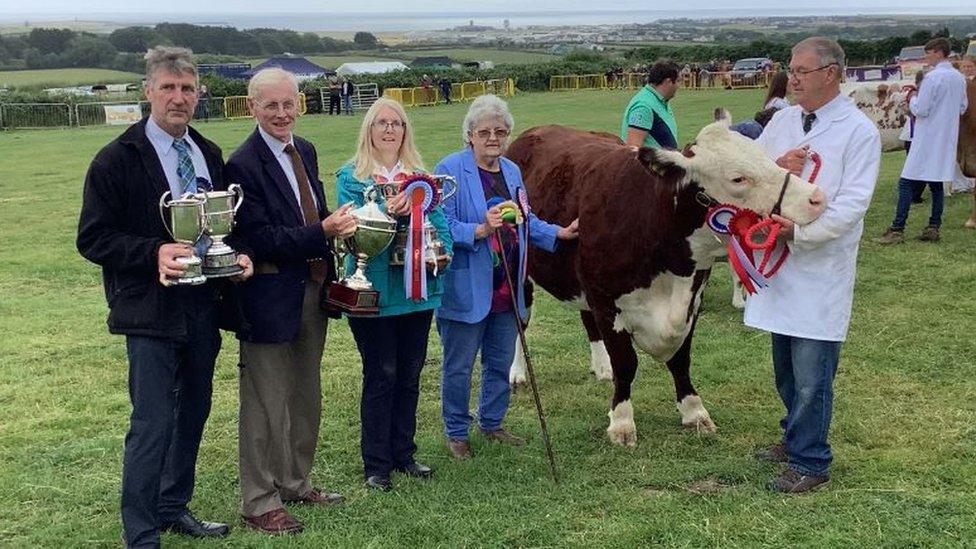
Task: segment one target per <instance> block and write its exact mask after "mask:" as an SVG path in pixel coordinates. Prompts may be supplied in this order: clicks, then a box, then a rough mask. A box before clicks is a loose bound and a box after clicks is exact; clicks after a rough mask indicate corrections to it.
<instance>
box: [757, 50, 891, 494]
mask: <svg viewBox="0 0 976 549" xmlns="http://www.w3.org/2000/svg"><path fill="white" fill-rule="evenodd" d="M843 74H844V50H843V49H841V47H840V46H839V45H838V44H837V42H835V41H833V40H829V39H827V38H821V37H813V38H808V39H806V40H803V41H802V42H800V43H799V44H797V45H796V46H794V47H793V56H792V58H791V59H790V67H789V75H790V85H791V86H792V88H793V93H794V96H795V97H796V105H794V106H792V107H789V108H786V109H782V110H780V111H779V112H777V113H776V114H775V115H774V116H773V119H772V120H771V121H770V122H769V125H767V126H766V129H765V130H764V131H763V133H762V135H761V136H760V137H759V139H758V143H760V144H761V145H762V146H763V147H764V148H765V149H766V151H767V152H768V153H769V155H770V156H771V157H772V158H774V159H776V163H777V164H779V165H780V166H782V167H784V168H786V169H788V170H790V171H791V172H793V173H796V174H798V175H801V176H803V177H809V174H810V173H811V170H812V163H810V162H808V154H812V153H813V152H816V153H817V154H819V155H820V158H821V159H822V165H821V169H820V172H819V175H818V176H817V180H816V183H817V185H819V186H820V188H821V189H823V192H824V194H825V195H826V196H827V209H826V211H825V212H824V213H823V215H821V216H820V217H819V218H818V219H817V220H816V221H814V222H813V223H810V224H809V225H805V226H802V227H801V226H795V225H794V224H793V223H792V222H791V221H789V220H788V219H785V218H782V217H779V216H775V215H774V216H773V217H774V218H775V219H776V220H777V221H779V222H780V223H781V224H782V225H783V230H782V231H781V233H780V236H781V238H784V239H785V240H786V242H787V245H788V246H789V247H790V250H791V254H790V257H789V259H787V261H786V262H785V263H784V264H783V267H782V269H780V271H779V274H777V275H776V278H775V279H773V281H772V283H771V285H770V286H769V287H768V288H766V289H765V290H763V291H761V292H760V293H758V294H756V295H753V296H751V297H749V299H748V300H747V301H746V312H745V323H746V324H747V325H748V326H751V327H753V328H759V329H761V330H766V331H768V332H770V333H771V335H772V350H773V372H774V374H775V379H776V389H777V391H778V392H779V395H780V398H781V399H782V401H783V404H784V405H785V407H786V416H785V417H784V418H783V419H782V421H781V422H780V426H781V427H782V429H783V434H782V439H781V441H780V442H779V443H777V444H774V445H772V446H771V447H770V448H768V449H765V450H764V451H762V452H760V453H759V454H757V457H759V458H763V459H770V460H774V461H779V462H784V463H786V464H787V465H788V467H787V469H786V470H785V471H784V472H783V473H782V474H781V475H780V476H778V477H776V478H774V479H773V480H772V481H770V483H769V488H770V489H772V490H776V491H780V492H787V493H798V492H806V491H808V490H811V489H813V488H816V487H817V486H819V485H821V484H823V483H825V482H827V480H829V478H830V475H829V466H830V462H831V459H832V456H831V452H830V444H829V443H828V442H827V433H828V430H829V429H830V419H831V413H832V410H833V396H834V391H833V382H834V375H835V374H836V372H837V362H838V360H839V357H840V348H841V344H842V343H843V341H844V339H845V338H846V337H847V328H848V325H849V324H850V316H851V303H852V301H853V298H854V274H855V264H856V262H857V250H858V243H859V242H860V238H861V234H862V233H863V231H864V222H863V219H864V214H865V212H867V209H868V205H869V204H870V203H871V196H872V194H873V193H874V187H875V183H876V182H877V179H878V168H879V165H880V162H881V136H880V135H879V133H878V130H877V128H876V127H875V126H874V124H873V123H872V122H871V121H870V120H869V119H868V118H867V117H866V116H865V115H864V114H863V113H861V111H859V110H858V109H857V107H855V106H854V104H853V103H851V102H850V101H849V100H848V99H847V98H845V97H844V96H842V95H841V94H840V80H841V76H842V75H843ZM808 164H809V165H808Z"/></svg>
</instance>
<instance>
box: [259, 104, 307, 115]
mask: <svg viewBox="0 0 976 549" xmlns="http://www.w3.org/2000/svg"><path fill="white" fill-rule="evenodd" d="M260 107H261V108H262V109H263V110H265V111H268V112H272V113H276V112H278V111H279V110H284V111H285V112H295V111H296V110H297V109H298V105H297V104H296V103H295V102H294V101H285V102H284V103H278V102H277V101H275V102H272V103H265V104H264V105H260Z"/></svg>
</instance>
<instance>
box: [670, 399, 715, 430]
mask: <svg viewBox="0 0 976 549" xmlns="http://www.w3.org/2000/svg"><path fill="white" fill-rule="evenodd" d="M678 412H680V413H681V426H682V427H684V428H686V429H689V430H691V429H693V430H694V431H695V432H697V433H705V434H710V433H714V432H716V431H717V430H718V428H717V427H715V423H714V422H713V421H712V418H711V416H709V415H708V410H706V409H705V406H703V405H702V401H701V397H700V396H698V395H687V396H685V397H684V398H683V399H681V401H680V402H678Z"/></svg>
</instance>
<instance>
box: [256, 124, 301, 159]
mask: <svg viewBox="0 0 976 549" xmlns="http://www.w3.org/2000/svg"><path fill="white" fill-rule="evenodd" d="M258 133H260V134H261V138H262V139H264V142H265V143H267V144H268V148H270V149H271V152H273V153H274V155H275V156H281V155H283V154H285V147H287V146H288V145H291V146H293V147H294V146H295V144H294V141H295V137H294V135H292V134H288V141H287V142H285V141H281V140H279V139H278V138H277V137H275V136H273V135H271V134H270V133H268V132H266V131H264V128H262V127H261V126H260V125H259V126H258Z"/></svg>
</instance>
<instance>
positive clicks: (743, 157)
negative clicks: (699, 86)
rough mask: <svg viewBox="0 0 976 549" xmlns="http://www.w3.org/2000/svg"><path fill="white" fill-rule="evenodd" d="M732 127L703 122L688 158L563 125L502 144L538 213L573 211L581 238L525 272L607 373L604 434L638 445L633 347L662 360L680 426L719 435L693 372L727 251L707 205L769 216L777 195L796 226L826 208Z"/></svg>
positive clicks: (568, 217) (552, 217)
mask: <svg viewBox="0 0 976 549" xmlns="http://www.w3.org/2000/svg"><path fill="white" fill-rule="evenodd" d="M728 126H729V121H728V119H727V118H725V119H723V120H721V121H719V122H716V123H713V124H710V125H709V126H706V127H705V128H704V129H703V130H702V131H701V133H699V134H698V138H697V140H696V142H695V143H693V144H691V145H690V146H689V147H688V148H686V149H685V151H684V153H682V152H677V151H669V150H655V149H646V148H645V149H640V150H638V151H635V150H634V149H632V148H630V147H628V146H626V145H624V144H623V143H622V142H621V141H620V140H619V139H617V138H616V137H615V136H612V135H610V134H601V133H593V132H584V131H580V130H575V129H571V128H566V127H562V126H545V127H538V128H533V129H530V130H528V131H526V132H525V133H523V134H522V135H521V136H520V137H519V138H518V139H517V140H515V141H514V142H513V143H512V145H511V146H510V147H509V149H508V152H507V156H508V158H510V159H512V160H513V161H514V162H515V163H517V164H518V165H519V167H520V168H521V169H522V174H523V178H524V180H525V184H526V187H527V189H528V193H529V202H530V203H531V204H532V207H533V208H534V209H535V212H536V214H537V215H538V216H539V217H541V218H543V219H546V220H548V221H551V222H554V223H559V224H563V225H567V224H569V223H570V222H572V220H573V219H575V218H577V217H578V218H579V240H578V242H576V243H573V244H570V245H566V246H561V247H560V249H559V250H558V251H557V252H556V253H552V254H550V253H546V252H541V251H538V250H533V252H532V255H531V256H530V260H529V274H530V276H531V278H532V280H533V281H534V282H535V283H536V284H539V285H541V286H542V287H543V288H544V289H545V290H546V291H548V292H549V293H551V294H552V295H553V296H555V297H556V298H557V299H558V300H560V301H562V302H564V303H567V304H570V305H572V306H574V307H576V308H578V309H579V310H580V317H581V318H582V321H583V326H584V327H585V329H586V333H587V335H588V337H589V339H590V342H591V361H592V364H593V367H594V369H602V368H603V367H604V366H603V365H605V364H609V366H610V368H612V372H613V382H614V393H613V400H612V402H611V409H610V413H609V416H610V426H609V427H608V428H607V433H608V435H609V436H610V440H611V441H613V442H614V443H616V444H622V445H624V444H625V445H629V446H633V445H634V444H636V441H637V430H636V426H635V424H634V411H633V407H632V404H631V398H630V390H631V383H632V382H633V380H634V376H635V374H636V372H637V354H636V353H635V350H634V345H635V344H636V346H637V347H639V348H641V349H643V350H645V351H646V352H648V353H650V354H651V356H653V357H654V358H656V359H658V360H660V361H662V362H664V363H666V364H667V367H668V369H669V370H670V371H671V375H672V376H673V378H674V384H675V390H676V393H677V406H678V411H679V412H680V413H681V422H682V424H683V425H685V426H688V427H693V428H697V429H701V430H704V431H709V432H711V431H714V430H715V425H714V423H712V420H711V418H710V417H709V415H708V412H707V411H706V410H705V407H704V406H703V405H702V401H701V398H699V396H698V394H697V393H696V392H695V388H694V387H693V386H692V382H691V377H690V365H691V357H690V353H691V338H692V333H693V332H694V327H695V321H696V319H697V313H698V306H699V304H700V302H701V296H702V292H703V290H704V287H705V282H706V281H707V280H708V275H709V272H710V268H711V266H712V263H713V261H714V258H715V257H716V256H720V255H722V254H724V253H725V248H724V245H722V244H721V243H719V241H718V240H717V239H716V238H715V237H714V236H713V235H712V234H711V233H710V232H709V230H708V229H707V228H706V227H705V226H704V223H705V213H706V210H707V208H706V206H705V205H704V204H708V203H710V202H711V201H712V200H715V201H718V202H722V203H730V204H734V205H738V206H743V207H747V208H751V209H753V210H756V211H758V212H769V211H770V210H771V209H772V208H773V205H774V203H776V202H777V198H778V197H782V198H781V199H780V201H781V206H782V214H783V215H784V216H787V217H789V218H791V219H793V220H794V221H796V222H797V223H799V224H806V223H809V222H810V221H813V220H814V219H816V217H817V216H819V215H820V213H822V212H823V209H824V198H823V193H822V192H820V190H819V189H818V188H817V187H816V186H815V185H811V184H810V183H808V182H806V181H804V180H803V179H800V178H798V177H795V176H792V175H789V174H788V173H787V172H786V170H784V169H782V168H780V167H778V166H777V165H776V164H775V163H774V162H773V161H772V160H770V159H769V157H768V156H766V153H765V152H764V151H763V149H762V148H760V146H759V145H757V144H755V143H754V142H753V141H751V140H749V139H748V138H746V137H743V136H741V135H739V134H736V133H733V132H730V131H729V130H728Z"/></svg>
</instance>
